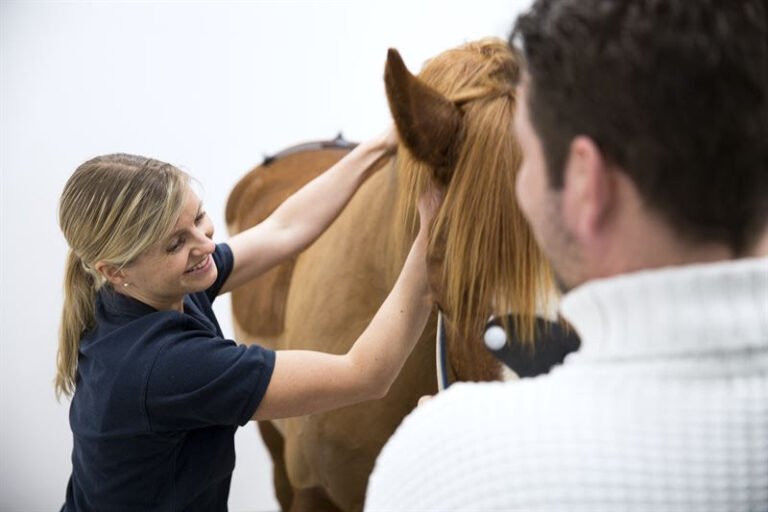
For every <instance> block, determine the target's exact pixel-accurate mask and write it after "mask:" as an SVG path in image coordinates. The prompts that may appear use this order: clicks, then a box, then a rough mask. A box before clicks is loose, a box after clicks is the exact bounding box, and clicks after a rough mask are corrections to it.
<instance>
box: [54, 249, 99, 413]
mask: <svg viewBox="0 0 768 512" xmlns="http://www.w3.org/2000/svg"><path fill="white" fill-rule="evenodd" d="M95 295H96V284H95V283H94V279H93V276H91V274H90V273H89V272H88V271H87V270H86V269H85V267H84V266H83V262H82V260H81V259H80V258H79V257H78V256H77V254H75V252H74V251H73V250H71V249H70V250H69V255H68V256H67V267H66V270H65V274H64V308H63V310H62V314H61V326H60V328H59V352H58V356H57V361H56V367H57V368H56V396H57V397H58V398H61V395H62V394H63V395H66V396H71V395H72V393H73V392H74V390H75V376H76V374H77V356H78V350H79V348H80V338H82V337H83V334H84V333H85V332H86V331H88V329H90V328H91V327H93V325H94V310H93V308H94V299H95Z"/></svg>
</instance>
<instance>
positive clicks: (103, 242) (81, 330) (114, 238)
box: [55, 154, 190, 397]
mask: <svg viewBox="0 0 768 512" xmlns="http://www.w3.org/2000/svg"><path fill="white" fill-rule="evenodd" d="M189 183H190V178H189V176H188V175H187V174H186V173H184V172H183V171H181V170H179V169H177V168H176V167H174V166H172V165H170V164H167V163H164V162H160V161H158V160H153V159H151V158H145V157H142V156H134V155H127V154H114V155H105V156H99V157H96V158H93V159H91V160H89V161H87V162H85V163H84V164H82V165H81V166H80V167H78V168H77V170H75V172H74V174H73V175H72V176H71V177H70V178H69V181H67V184H66V186H65V187H64V192H63V193H62V195H61V199H60V202H59V225H60V227H61V231H62V232H63V233H64V237H65V238H66V240H67V243H68V244H69V254H68V256H67V263H66V271H65V277H64V308H63V311H62V315H61V326H60V329H59V350H58V356H57V373H56V380H55V387H56V396H57V397H61V395H62V394H64V395H67V396H71V395H72V393H73V392H74V389H75V381H76V375H77V359H78V350H79V346H80V339H81V338H82V337H83V335H84V334H85V333H86V332H88V330H90V329H91V328H93V327H94V322H95V317H94V301H95V298H96V292H97V291H98V290H99V289H100V288H101V287H102V286H104V285H105V284H106V283H107V280H106V278H105V277H104V276H102V275H101V274H100V273H99V272H98V271H97V270H96V268H95V265H96V263H97V262H100V261H104V262H107V263H110V264H112V265H115V266H117V267H123V266H125V265H127V264H129V263H131V262H132V261H133V260H135V259H136V257H138V256H139V255H140V254H141V253H142V252H143V251H144V250H145V249H147V248H148V247H149V246H151V245H153V244H154V243H156V242H157V241H158V240H160V239H161V238H162V237H163V236H165V235H166V234H167V233H168V232H169V231H170V229H172V228H173V226H174V225H175V224H176V221H177V219H178V217H179V215H180V212H181V209H182V206H183V204H184V199H185V197H186V194H187V190H188V185H189Z"/></svg>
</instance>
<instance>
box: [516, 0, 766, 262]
mask: <svg viewBox="0 0 768 512" xmlns="http://www.w3.org/2000/svg"><path fill="white" fill-rule="evenodd" d="M510 43H515V44H520V45H521V46H522V48H523V52H524V55H525V60H526V66H527V72H528V75H529V77H530V89H529V91H530V92H529V95H528V98H529V103H528V107H529V111H530V118H531V122H532V125H533V127H534V128H535V130H536V132H537V133H538V135H539V137H540V139H541V141H542V145H543V149H544V153H545V155H546V160H547V167H548V173H549V182H550V186H552V187H554V188H560V187H562V185H563V174H562V171H563V168H564V165H565V163H566V158H567V156H568V151H569V146H570V143H571V141H572V140H573V138H574V137H575V136H577V135H586V136H588V137H590V138H591V139H592V140H594V141H595V143H596V144H597V146H598V147H599V148H600V151H601V152H602V153H603V156H604V157H605V158H606V160H607V161H610V162H613V163H614V164H615V165H616V166H617V167H618V168H619V169H620V170H621V171H622V172H625V173H626V174H627V175H628V176H629V178H630V179H631V180H632V182H633V183H634V184H635V186H636V187H637V190H638V193H639V194H640V196H641V198H642V200H643V202H644V203H645V204H646V205H647V206H648V207H649V208H651V209H653V210H654V211H656V212H657V213H658V214H660V215H661V217H662V218H663V219H665V221H666V222H667V223H668V224H669V225H670V227H671V228H672V229H673V230H674V231H675V232H677V233H678V234H679V235H680V236H681V237H685V238H686V239H688V240H689V241H690V242H692V243H712V242H714V243H720V244H725V245H727V246H728V247H729V248H730V249H731V250H732V251H733V252H734V253H735V254H736V255H739V254H744V253H746V252H748V251H749V250H750V248H751V247H752V246H753V245H754V244H755V243H756V242H758V237H759V236H760V235H761V234H762V233H763V230H764V229H765V227H766V223H767V222H768V2H767V1H766V0H733V1H731V0H729V1H723V0H622V1H616V0H538V1H536V2H535V3H534V6H533V7H532V8H531V10H530V11H529V12H528V13H527V14H525V15H523V16H521V18H520V19H519V20H518V22H517V25H516V27H515V29H514V31H513V33H512V35H511V37H510Z"/></svg>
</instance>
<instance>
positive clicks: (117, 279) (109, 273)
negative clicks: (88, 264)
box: [94, 261, 128, 288]
mask: <svg viewBox="0 0 768 512" xmlns="http://www.w3.org/2000/svg"><path fill="white" fill-rule="evenodd" d="M94 268H95V269H96V271H97V272H98V273H99V274H101V275H102V276H104V278H105V279H106V280H107V281H108V282H110V283H111V284H112V286H114V287H115V288H117V287H118V286H123V285H124V284H125V283H127V282H128V280H127V277H126V275H125V272H123V270H122V269H121V268H120V267H118V266H116V265H113V264H112V263H108V262H106V261H99V262H98V263H96V265H94Z"/></svg>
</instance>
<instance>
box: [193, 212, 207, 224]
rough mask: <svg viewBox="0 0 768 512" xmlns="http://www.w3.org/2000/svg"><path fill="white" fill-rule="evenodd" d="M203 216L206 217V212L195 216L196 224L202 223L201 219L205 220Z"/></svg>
mask: <svg viewBox="0 0 768 512" xmlns="http://www.w3.org/2000/svg"><path fill="white" fill-rule="evenodd" d="M203 217H205V212H200V215H198V216H197V217H195V224H200V221H202V220H203Z"/></svg>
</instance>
